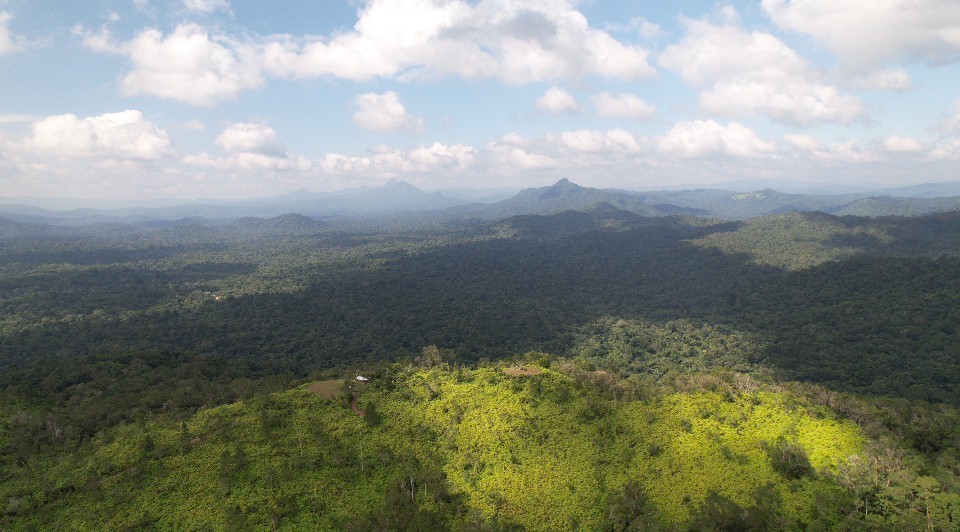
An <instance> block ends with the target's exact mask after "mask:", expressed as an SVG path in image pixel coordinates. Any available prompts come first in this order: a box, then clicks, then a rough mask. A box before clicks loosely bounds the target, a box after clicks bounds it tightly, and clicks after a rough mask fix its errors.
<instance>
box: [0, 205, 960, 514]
mask: <svg viewBox="0 0 960 532" xmlns="http://www.w3.org/2000/svg"><path fill="white" fill-rule="evenodd" d="M8 225H9V227H7V229H9V230H4V231H0V235H3V236H2V237H0V413H2V417H0V456H2V459H0V460H2V464H0V465H2V472H0V497H2V500H0V524H2V525H12V526H16V527H18V528H25V527H30V526H36V527H40V528H48V527H53V526H63V527H66V528H77V529H84V528H89V527H91V526H96V525H100V526H107V527H109V528H122V527H143V526H148V525H153V526H157V527H160V528H170V527H176V528H180V527H183V526H187V524H189V523H194V524H197V526H211V527H214V528H228V529H235V528H236V527H237V526H242V525H243V524H244V523H246V524H247V525H250V526H262V527H276V526H281V527H313V528H316V527H320V528H350V529H391V528H403V526H407V525H405V523H407V524H409V526H411V527H414V528H419V529H423V528H437V527H441V528H467V529H471V528H479V529H486V528H497V527H500V528H511V527H523V528H530V529H557V528H561V529H562V528H578V527H579V528H584V529H598V528H606V529H616V530H625V529H631V527H633V528H632V529H644V528H651V529H657V528H664V529H676V528H678V527H687V528H691V529H697V530H700V529H703V530H711V529H718V528H719V529H726V528H737V527H739V528H751V527H753V528H760V529H762V528H795V527H807V528H816V529H820V528H831V527H832V528H840V529H848V528H878V529H887V528H890V527H899V528H902V529H917V528H925V527H926V528H933V529H943V530H949V529H955V528H956V527H957V526H958V524H960V500H958V495H957V494H958V493H960V484H958V473H960V456H958V451H957V449H958V448H960V424H958V423H960V421H958V419H960V418H958V413H957V412H958V411H957V410H956V408H957V406H958V405H960V357H958V355H957V351H956V346H957V345H960V343H958V340H960V338H958V335H960V329H958V327H960V308H958V307H957V306H956V304H955V301H957V297H958V295H960V215H958V214H956V213H945V214H938V215H933V216H928V217H918V218H875V219H866V218H855V217H849V216H847V217H836V216H831V215H825V214H822V213H803V214H799V213H786V214H780V215H774V216H767V217H761V218H755V219H751V220H747V221H739V222H729V221H728V222H720V221H713V220H708V219H702V218H694V217H688V216H668V217H660V218H645V217H642V216H639V215H636V214H634V213H629V212H626V211H621V210H618V209H616V208H614V207H612V206H611V205H609V204H599V205H596V206H594V207H592V208H590V209H588V210H586V211H580V212H573V211H571V212H562V213H558V214H553V215H548V216H515V217H511V218H506V219H501V220H495V221H490V220H486V219H485V220H482V221H474V222H471V221H468V220H459V221H457V222H455V223H454V222H451V221H449V220H447V221H446V222H441V221H439V220H438V219H429V218H413V217H407V218H399V217H398V218H381V219H376V220H350V219H338V218H329V219H324V220H317V219H312V218H306V217H302V216H295V215H291V216H283V217H279V218H273V219H267V220H263V219H244V220H238V221H237V222H234V223H231V224H219V225H218V224H207V223H201V222H200V221H196V220H185V221H183V222H181V223H175V224H166V225H158V226H157V227H145V226H138V227H135V228H134V227H130V226H123V225H117V226H115V225H100V226H90V227H86V228H83V229H82V230H72V231H64V230H62V229H58V228H51V227H48V226H41V225H29V224H13V223H9V224H8ZM28 225H29V227H27V226H28ZM27 229H29V230H27ZM437 346H439V347H437ZM522 353H527V354H526V355H521V354H522ZM543 353H547V354H543ZM516 357H520V359H517V358H516ZM521 359H522V360H521ZM503 360H510V361H511V365H510V366H509V367H514V368H515V366H516V364H517V362H518V360H519V361H522V362H524V363H531V364H532V365H531V366H530V368H533V369H535V371H530V372H529V374H527V373H524V372H521V373H519V374H515V375H509V374H507V373H505V372H504V367H503V366H502V365H500V364H499V363H498V361H503ZM509 367H508V368H507V369H509ZM358 372H363V373H365V374H369V375H370V376H371V381H370V382H369V383H366V384H360V383H357V382H356V381H354V380H353V377H354V376H355V375H356V374H357V373H358ZM345 378H346V379H345ZM311 383H312V384H313V388H311ZM324 383H325V384H324ZM350 383H353V386H352V387H350V386H348V384H350ZM312 390H313V391H312ZM316 390H323V392H322V393H316ZM135 509H138V510H135ZM416 525H420V526H416Z"/></svg>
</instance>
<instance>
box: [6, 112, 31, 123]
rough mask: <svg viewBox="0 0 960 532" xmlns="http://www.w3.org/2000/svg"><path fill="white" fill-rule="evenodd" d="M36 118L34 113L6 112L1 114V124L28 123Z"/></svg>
mask: <svg viewBox="0 0 960 532" xmlns="http://www.w3.org/2000/svg"><path fill="white" fill-rule="evenodd" d="M35 120H36V117H35V116H33V115H22V114H5V115H0V124H28V123H30V122H33V121H35Z"/></svg>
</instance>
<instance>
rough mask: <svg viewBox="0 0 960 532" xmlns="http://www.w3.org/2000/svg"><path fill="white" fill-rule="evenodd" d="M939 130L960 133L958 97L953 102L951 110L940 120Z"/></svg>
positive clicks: (959, 103) (959, 101) (959, 102)
mask: <svg viewBox="0 0 960 532" xmlns="http://www.w3.org/2000/svg"><path fill="white" fill-rule="evenodd" d="M939 129H940V131H943V132H944V133H960V98H958V99H957V100H956V101H954V102H953V112H952V114H950V116H948V117H947V118H946V119H944V120H943V121H942V122H940V125H939Z"/></svg>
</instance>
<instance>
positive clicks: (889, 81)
mask: <svg viewBox="0 0 960 532" xmlns="http://www.w3.org/2000/svg"><path fill="white" fill-rule="evenodd" d="M852 82H853V85H854V86H855V87H858V88H861V89H866V90H883V91H896V92H905V91H908V90H910V88H911V86H912V83H911V81H910V74H908V73H907V71H905V70H903V69H901V68H886V69H883V70H877V71H875V72H870V73H867V74H862V75H859V76H854V77H853V79H852Z"/></svg>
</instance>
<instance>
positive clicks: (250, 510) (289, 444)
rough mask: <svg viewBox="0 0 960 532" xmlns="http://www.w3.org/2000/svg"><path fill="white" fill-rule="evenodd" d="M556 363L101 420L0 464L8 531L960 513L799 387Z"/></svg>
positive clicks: (796, 522)
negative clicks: (349, 401)
mask: <svg viewBox="0 0 960 532" xmlns="http://www.w3.org/2000/svg"><path fill="white" fill-rule="evenodd" d="M552 366H553V367H552V368H551V369H547V368H540V369H542V373H539V374H536V375H532V376H524V377H511V376H508V375H507V374H506V373H505V372H504V371H503V368H501V367H499V366H496V365H488V366H483V367H478V368H468V367H463V366H461V367H458V368H443V367H438V366H434V367H430V368H417V367H406V368H404V367H400V366H384V367H381V368H380V369H369V371H366V373H367V374H369V375H371V381H370V383H369V384H368V385H367V386H365V387H363V389H360V390H357V394H358V397H357V401H358V402H359V403H360V404H361V405H376V407H375V408H374V411H375V412H376V413H377V414H378V415H379V417H380V419H379V421H378V422H377V423H375V424H370V423H369V418H368V415H369V410H368V412H366V414H368V415H365V416H362V417H361V416H359V415H358V414H357V412H356V411H354V410H353V409H352V408H351V406H350V405H341V404H339V403H338V402H331V401H329V400H326V399H324V398H323V397H321V396H319V395H317V394H315V393H312V392H310V391H308V390H307V386H303V387H300V388H295V389H292V390H289V391H285V392H279V393H273V394H270V395H269V396H257V397H255V398H253V399H251V400H248V401H243V402H239V403H234V404H231V405H225V406H221V407H215V408H208V409H203V410H201V411H200V412H198V413H197V414H196V415H195V416H192V417H190V418H189V419H184V420H177V419H165V418H163V417H160V416H154V417H152V418H151V420H150V421H148V422H146V423H145V424H141V425H121V426H116V427H113V428H107V429H104V430H102V431H100V432H99V433H98V434H97V435H96V437H95V438H94V439H93V440H90V441H89V442H88V443H86V444H84V445H83V446H81V447H80V448H79V449H77V450H76V451H72V452H69V453H67V454H66V455H65V456H67V457H68V458H67V459H61V458H58V457H57V456H56V455H53V454H46V455H35V456H34V458H33V461H32V462H31V463H27V464H23V465H21V466H19V474H16V475H13V476H6V477H2V479H0V496H2V497H3V500H5V501H7V503H6V504H7V506H6V509H5V510H4V511H3V513H2V514H0V524H2V525H3V526H4V527H5V528H10V527H12V528H22V527H28V526H36V527H38V528H49V527H52V526H54V525H56V526H59V527H66V528H89V527H91V526H97V527H109V528H124V527H143V526H147V524H149V526H156V527H159V528H198V527H212V528H217V529H220V528H228V527H241V528H243V527H248V528H249V527H253V528H261V527H265V528H272V527H277V528H311V529H330V528H338V529H349V530H373V529H376V530H415V529H416V530H426V529H430V530H434V529H447V528H450V529H456V528H462V529H474V528H478V527H479V528H483V529H493V528H496V527H502V528H511V527H523V528H525V529H530V530H557V529H570V528H576V527H581V528H585V529H607V530H660V529H664V530H671V529H677V528H683V527H689V528H691V529H694V530H713V529H727V528H723V527H730V526H733V527H740V528H742V529H748V530H763V529H779V528H794V527H812V528H824V527H832V526H835V525H836V526H839V525H838V523H848V522H851V523H852V522H856V523H860V525H857V526H861V525H862V526H881V525H883V526H894V525H897V526H906V525H905V524H908V523H909V524H913V523H919V524H920V525H924V526H926V524H930V526H933V527H934V528H936V527H941V528H942V527H943V525H942V523H949V522H950V520H951V519H955V518H956V517H957V515H956V506H955V502H956V498H957V493H956V491H955V490H956V486H957V484H956V483H955V482H954V481H953V480H949V479H947V478H943V479H938V478H935V477H932V476H929V475H927V474H925V473H924V471H925V470H924V468H923V467H922V466H920V465H919V464H915V465H911V463H908V462H909V460H906V458H905V456H906V455H904V454H903V452H904V451H903V450H902V449H903V448H902V447H890V446H889V444H882V443H879V442H878V441H876V440H867V439H865V437H864V436H863V435H862V433H861V432H860V431H859V429H858V428H857V426H856V425H855V424H854V423H851V422H849V421H841V420H837V419H834V418H833V417H832V416H831V415H829V414H830V412H829V411H824V410H823V407H821V406H820V405H818V404H816V403H814V402H812V401H811V399H809V398H805V397H810V394H807V395H803V394H802V393H803V392H804V391H805V389H803V390H799V392H801V393H800V394H794V393H791V392H787V391H784V390H782V389H778V388H775V387H772V386H770V385H764V384H761V383H759V382H757V381H754V380H751V379H750V378H749V377H746V376H742V375H741V376H736V378H733V377H729V378H728V377H724V378H716V377H702V378H700V380H690V381H689V382H687V383H685V384H683V387H684V388H685V390H686V391H680V392H673V393H667V394H665V395H659V396H654V397H648V398H634V397H626V396H624V395H623V394H618V393H614V392H612V391H611V390H616V389H618V387H620V386H624V385H621V384H620V383H619V382H613V383H611V382H609V381H608V379H610V378H611V377H610V376H609V374H605V373H604V372H603V371H602V370H594V371H593V372H590V371H588V370H585V369H579V370H577V369H576V368H577V366H576V364H573V363H571V362H569V361H565V360H563V359H557V360H555V361H554V363H553V364H552ZM567 371H569V373H567ZM724 379H726V380H724ZM614 380H615V381H616V379H614ZM590 405H593V406H590ZM584 412H589V415H584ZM824 414H828V415H824ZM885 453H886V454H885ZM890 453H894V454H893V455H890ZM896 453H900V454H899V455H897V454H896ZM804 456H805V457H806V462H804V461H803V458H802V457H804ZM890 456H900V460H901V463H900V465H899V466H897V465H896V462H895V459H894V458H891V457H890ZM778 460H779V461H780V462H782V463H781V464H778ZM910 460H912V459H910ZM921 510H922V512H921ZM711 527H712V528H711ZM718 527H720V528H718Z"/></svg>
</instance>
